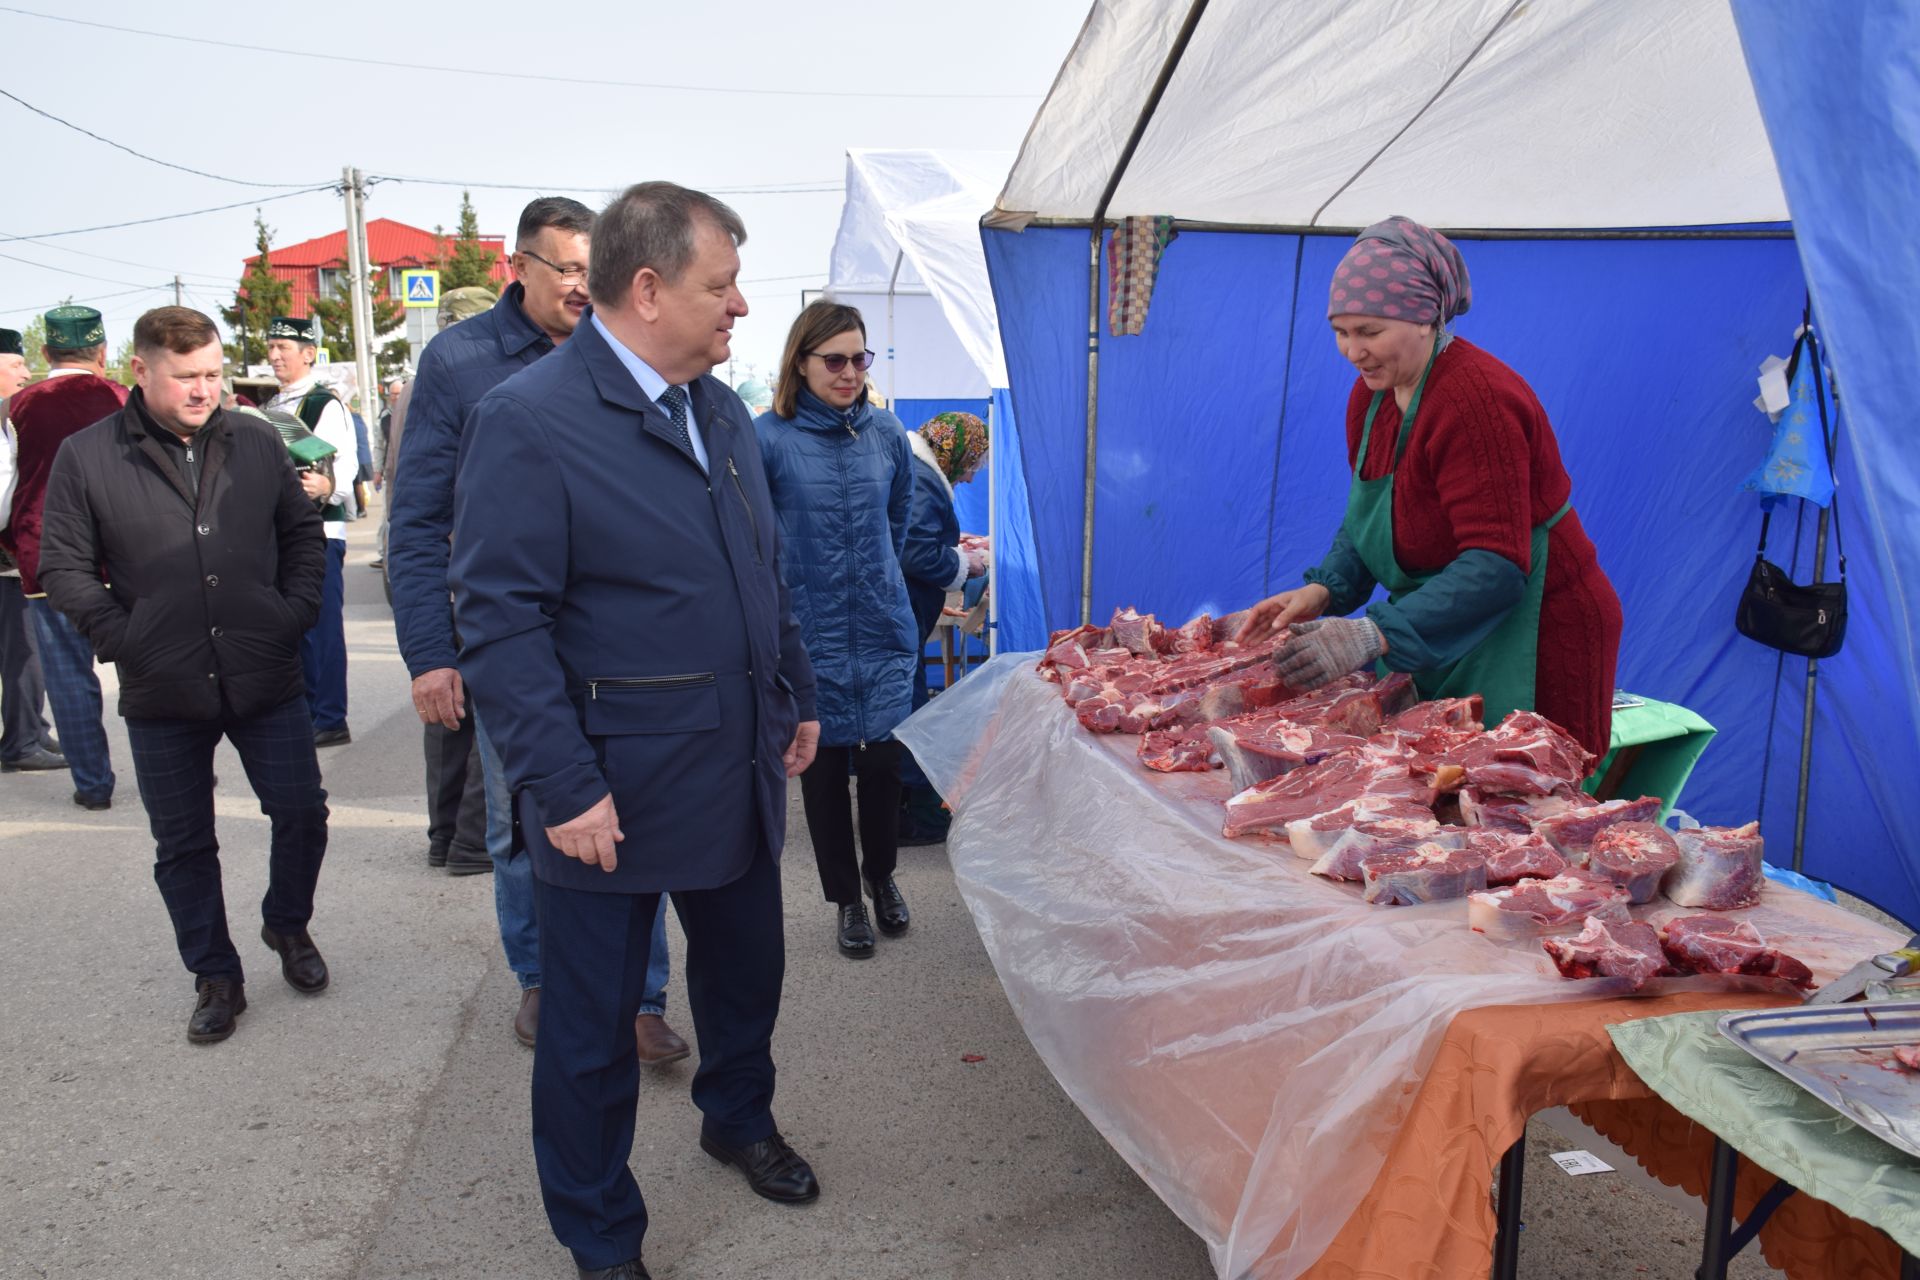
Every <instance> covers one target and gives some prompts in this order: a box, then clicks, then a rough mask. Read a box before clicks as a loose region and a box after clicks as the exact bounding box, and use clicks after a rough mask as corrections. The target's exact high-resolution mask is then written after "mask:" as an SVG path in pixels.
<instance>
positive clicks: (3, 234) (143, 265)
mask: <svg viewBox="0 0 1920 1280" xmlns="http://www.w3.org/2000/svg"><path fill="white" fill-rule="evenodd" d="M31 238H32V237H23V236H16V235H14V234H13V233H12V232H11V231H7V230H4V229H0V240H10V239H11V240H20V239H31ZM39 247H40V248H42V249H58V250H59V251H60V252H62V253H75V254H78V255H80V256H81V257H83V258H92V259H94V260H95V261H96V262H116V263H119V264H120V265H121V266H123V267H139V268H140V269H141V270H142V271H157V272H159V273H160V274H161V275H167V276H174V275H177V276H197V277H199V278H200V279H202V280H209V281H214V282H216V283H219V284H225V283H227V281H228V280H229V279H230V278H231V277H228V276H216V275H209V274H208V273H207V272H205V271H175V270H173V269H171V268H169V267H156V266H154V265H153V264H152V263H151V262H135V261H134V260H133V259H131V258H115V257H112V256H110V255H108V254H104V253H89V252H88V251H87V250H85V249H76V248H74V247H73V246H72V245H70V244H43V245H41V246H39Z"/></svg>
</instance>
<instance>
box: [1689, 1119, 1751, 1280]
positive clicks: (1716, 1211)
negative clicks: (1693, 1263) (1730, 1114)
mask: <svg viewBox="0 0 1920 1280" xmlns="http://www.w3.org/2000/svg"><path fill="white" fill-rule="evenodd" d="M1739 1171H1740V1153H1739V1152H1738V1151H1735V1150H1734V1149H1733V1148H1732V1147H1730V1146H1728V1145H1727V1144H1726V1141H1725V1140H1724V1139H1721V1138H1718V1137H1716V1138H1715V1139H1714V1140H1713V1181H1712V1183H1711V1184H1709V1186H1708V1187H1707V1231H1706V1243H1705V1244H1704V1245H1702V1246H1701V1249H1700V1269H1699V1270H1698V1271H1696V1272H1694V1275H1695V1276H1696V1277H1697V1278H1698V1280H1727V1264H1728V1263H1730V1262H1732V1261H1733V1251H1732V1250H1731V1249H1729V1248H1728V1243H1729V1241H1730V1238H1731V1237H1732V1235H1733V1184H1734V1180H1735V1178H1736V1176H1737V1175H1738V1173H1739Z"/></svg>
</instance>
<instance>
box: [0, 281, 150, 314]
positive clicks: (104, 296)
mask: <svg viewBox="0 0 1920 1280" xmlns="http://www.w3.org/2000/svg"><path fill="white" fill-rule="evenodd" d="M171 288H173V285H171V284H146V285H141V286H140V287H139V288H138V289H122V290H120V292H118V293H96V294H95V295H94V296H93V297H91V298H56V299H54V300H53V301H52V302H37V303H35V304H34V305H33V306H31V307H0V312H12V313H16V314H17V313H19V312H22V311H25V312H28V313H31V314H37V313H39V312H42V311H50V310H52V309H53V308H54V307H64V306H68V305H70V304H78V303H82V302H105V301H107V300H108V299H109V298H124V297H126V296H128V295H129V294H135V293H152V292H154V291H156V290H159V289H171Z"/></svg>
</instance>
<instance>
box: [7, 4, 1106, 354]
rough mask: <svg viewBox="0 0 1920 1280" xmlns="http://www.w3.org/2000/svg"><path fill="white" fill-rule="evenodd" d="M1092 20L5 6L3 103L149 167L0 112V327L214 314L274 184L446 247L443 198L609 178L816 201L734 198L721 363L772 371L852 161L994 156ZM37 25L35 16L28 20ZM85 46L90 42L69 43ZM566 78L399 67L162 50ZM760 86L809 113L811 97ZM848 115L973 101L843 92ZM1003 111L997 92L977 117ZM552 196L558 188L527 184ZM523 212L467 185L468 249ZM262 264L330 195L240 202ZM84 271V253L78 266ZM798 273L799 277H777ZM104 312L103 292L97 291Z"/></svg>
mask: <svg viewBox="0 0 1920 1280" xmlns="http://www.w3.org/2000/svg"><path fill="white" fill-rule="evenodd" d="M1086 9H1087V4H1086V0H1019V2H1017V3H1015V2H1012V0H972V2H971V3H963V4H953V3H928V2H922V0H879V2H877V3H869V4H865V5H851V6H849V5H807V4H794V3H791V0H732V2H730V3H726V4H717V3H684V4H677V5H663V4H657V3H651V2H648V3H633V2H632V0H627V2H626V3H616V2H614V0H579V2H577V3H573V4H551V5H547V4H531V3H526V2H525V0H522V2H521V3H516V4H503V3H497V2H496V0H474V2H472V3H468V4H464V5H460V6H451V5H432V6H428V5H417V4H396V3H391V2H388V3H382V4H376V3H368V2H366V0H334V2H333V3H329V4H325V5H319V6H313V5H290V4H281V5H273V4H258V3H254V4H244V5H243V4H238V3H213V2H195V0H179V2H176V3H173V4H168V5H135V4H132V3H125V2H119V3H115V2H105V0H76V2H75V3H70V4H63V5H59V6H56V5H53V4H50V3H46V2H45V0H24V3H22V4H19V5H17V6H16V5H12V4H7V5H4V7H0V48H4V49H5V51H6V53H5V57H4V64H3V65H4V68H5V70H4V75H0V88H4V89H5V90H6V91H7V92H8V93H11V94H14V95H17V96H18V97H19V98H22V99H24V100H25V101H26V102H29V103H31V104H32V105H33V106H35V107H37V108H40V109H41V110H43V111H46V112H49V113H51V114H53V115H56V116H60V117H63V118H64V119H66V120H68V121H71V122H73V123H74V124H76V125H80V126H82V127H84V128H86V129H89V130H92V131H93V132H95V133H98V134H100V135H102V136H103V137H106V138H109V139H112V140H113V141H114V142H117V143H121V144H123V145H125V146H127V147H130V148H133V149H134V150H137V151H141V152H145V153H147V154H148V155H151V156H154V157H157V158H159V159H161V160H166V161H169V162H171V163H173V164H177V165H184V166H187V167H189V168H193V169H198V170H202V171H204V172H206V173H208V174H213V175H218V177H196V176H193V175H191V174H187V173H181V172H177V171H174V170H171V169H167V168H162V167H160V166H158V165H155V164H151V163H148V162H147V161H145V160H141V159H137V158H135V157H134V156H131V155H127V154H125V153H124V152H121V151H117V150H114V149H113V148H111V147H109V146H106V145H103V144H102V143H100V142H97V141H94V140H93V139H91V138H88V137H85V136H82V135H81V134H78V133H75V132H73V131H72V130H70V129H67V128H64V127H62V126H60V125H58V124H55V123H53V122H51V121H49V120H45V119H42V118H41V117H39V116H36V115H34V114H33V113H32V112H30V111H29V110H27V109H26V108H25V107H23V106H21V105H20V104H19V103H16V102H13V101H9V100H7V99H4V98H0V122H4V127H5V130H6V134H5V136H6V141H7V143H8V145H7V147H6V152H7V154H8V155H9V156H10V157H11V158H12V164H11V165H10V166H9V168H8V171H7V173H6V175H5V177H4V178H3V179H0V190H4V192H5V196H4V198H0V254H5V255H7V256H6V257H0V326H5V327H8V328H15V329H18V328H22V327H24V326H25V324H26V322H27V321H28V320H29V319H31V318H32V316H33V314H34V313H35V312H37V311H42V310H44V309H45V308H46V307H48V306H52V305H54V304H56V303H58V302H59V301H60V300H61V299H63V298H65V297H69V296H71V297H72V298H73V299H74V300H76V301H81V302H88V303H90V304H91V305H93V306H97V307H98V308H99V309H100V310H101V311H102V312H103V313H104V314H105V315H106V319H107V328H108V337H109V341H110V342H111V343H112V344H113V346H114V347H118V345H119V343H120V340H121V339H122V338H124V337H125V335H126V334H127V333H128V332H129V330H130V329H131V328H132V324H133V320H134V318H135V317H136V316H138V315H139V314H140V313H141V312H142V311H144V310H146V309H147V308H148V307H152V306H158V305H160V304H162V303H165V302H171V301H172V278H173V276H174V274H175V273H179V274H180V275H181V276H182V277H183V279H184V281H185V285H186V289H187V297H186V300H187V302H188V304H189V305H192V306H197V307H199V308H201V309H202V310H205V311H208V312H212V311H213V310H214V308H215V307H216V305H220V304H225V303H229V302H230V301H231V300H232V296H233V289H234V285H235V283H236V282H237V280H238V277H239V274H240V270H241V259H242V258H244V257H245V256H246V255H247V254H248V253H250V252H252V236H253V231H252V223H253V216H254V204H253V203H252V202H256V201H260V200H262V199H266V198H268V197H272V196H275V195H281V194H282V193H283V191H284V190H285V188H280V187H250V186H245V185H240V184H238V183H235V182H232V181H222V180H221V179H244V180H246V181H249V182H256V183H285V184H297V185H299V186H305V185H311V184H318V183H324V182H328V181H337V180H338V179H339V177H340V171H341V169H342V167H343V166H346V165H353V166H356V167H358V168H360V169H362V170H363V171H365V172H366V173H368V174H369V175H383V174H385V175H398V176H408V177H415V178H433V179H445V180H449V181H451V182H452V183H453V184H455V185H451V186H436V185H427V184H425V183H420V182H384V183H381V184H379V185H378V186H376V187H375V188H374V189H373V191H372V194H371V196H370V198H369V200H368V204H367V217H368V218H369V220H371V219H373V218H381V217H385V218H394V219H397V220H399V221H401V222H406V223H411V224H413V225H416V226H421V227H427V228H431V227H433V226H435V225H436V224H438V225H443V226H445V227H447V228H449V229H451V228H452V227H453V225H454V223H455V220H456V218H457V215H458V211H459V203H460V186H459V184H461V183H480V182H492V183H503V184H525V185H538V186H541V188H542V190H543V191H544V192H547V193H552V194H565V195H574V196H576V197H577V198H579V199H581V200H584V201H585V202H586V203H588V204H589V205H591V206H593V207H595V208H598V207H599V205H600V204H602V203H604V201H605V197H606V196H607V194H608V193H610V192H612V191H615V190H618V189H619V188H620V187H623V186H625V185H626V184H628V183H630V182H636V181H640V180H642V179H649V178H667V179H671V180H673V181H676V182H681V183H685V184H687V185H689V186H697V187H702V188H705V189H710V190H722V189H726V188H739V187H765V186H770V185H782V184H790V185H795V186H805V187H820V186H828V185H830V186H832V187H833V188H834V189H833V190H832V191H827V192H809V193H788V194H769V193H740V194H728V195H725V196H724V197H723V198H725V199H726V200H727V201H728V203H730V204H732V205H733V206H734V207H735V208H736V209H738V210H739V211H740V213H741V215H742V216H743V217H744V218H745V220H746V223H747V230H748V235H749V240H748V243H747V244H746V246H745V247H744V249H743V251H742V255H741V256H742V259H743V270H742V272H741V275H742V278H743V279H744V280H746V281H748V282H749V283H747V285H746V289H745V291H746V293H747V295H748V303H749V305H750V306H751V308H752V314H751V315H749V316H748V317H747V318H746V319H744V320H742V321H741V322H740V324H739V327H738V328H737V330H736V337H735V340H734V349H735V356H736V358H737V359H744V360H753V361H757V362H759V363H761V364H763V365H766V364H771V363H773V362H774V361H775V360H777V359H778V356H779V348H780V344H781V342H782V341H783V340H784V338H785V336H786V329H787V325H788V324H789V323H790V322H791V320H792V318H793V315H794V313H795V311H797V310H798V307H799V297H800V290H801V289H803V288H806V287H809V286H813V287H817V286H819V285H820V284H822V283H824V282H825V278H826V268H827V258H828V253H829V251H830V249H831V247H832V244H833V236H834V231H835V228H836V226H837V224H838V220H839V213H840V204H841V197H840V195H839V192H838V188H839V184H840V182H841V181H842V178H843V176H844V172H845V158H844V153H845V152H846V150H847V149H848V148H849V147H930V148H936V149H941V148H945V149H964V150H1009V151H1011V150H1013V149H1015V148H1017V147H1018V146H1019V144H1020V140H1021V138H1022V137H1023V135H1024V134H1025V132H1026V128H1027V125H1028V123H1029V121H1030V120H1031V119H1032V118H1033V115H1034V112H1035V111H1036V110H1038V108H1039V105H1040V101H1041V98H1042V97H1043V96H1044V94H1045V93H1046V90H1047V88H1048V86H1049V85H1050V84H1051V83H1052V80H1053V76H1054V73H1055V71H1056V70H1057V69H1058V68H1059V65H1060V63H1061V62H1062V61H1063V60H1064V58H1065V57H1066V54H1067V50H1068V48H1069V46H1070V45H1071V43H1072V41H1073V39H1074V36H1075V35H1076V34H1077V32H1078V31H1079V29H1080V24H1081V22H1082V21H1083V19H1084V17H1085V14H1086ZM35 12H37V13H44V14H48V15H55V16H57V17H58V18H59V19H61V20H50V18H49V17H36V16H29V15H30V14H31V13H35ZM80 23H98V24H102V25H99V26H89V25H79V24H80ZM142 31H145V32H165V33H169V34H171V35H173V36H180V37H188V38H190V40H191V41H195V42H199V41H213V42H227V43H228V44H240V45H256V46H262V47H263V49H280V48H286V49H297V50H301V51H303V52H305V53H308V54H316V53H317V54H328V55H344V56H350V57H355V58H367V59H376V60H380V61H385V62H394V63H403V64H408V65H409V66H411V65H415V64H421V65H430V66H437V67H460V68H467V69H471V70H474V71H489V72H511V73H519V74H522V75H525V74H533V75H541V76H553V77H562V78H567V79H573V80H602V81H626V82H632V81H641V82H647V83H669V84H675V85H694V86H712V87H713V88H714V89H716V90H719V92H692V91H686V90H679V89H650V88H631V87H617V86H609V85H584V84H566V83H554V82H547V81H540V80H526V79H512V78H506V77H499V76H477V75H467V74H448V73H446V72H441V71H431V70H423V71H409V70H403V69H399V68H397V67H380V66H365V65H358V64H354V63H348V62H341V61H330V60H323V59H318V58H313V57H295V56H288V55H285V54H280V53H276V52H270V51H254V50H251V49H242V48H232V47H221V46H220V45H218V44H209V43H195V42H188V41H186V40H179V39H170V38H166V37H165V36H162V35H155V34H141V32H142ZM768 90H806V91H809V93H810V96H792V95H780V94H772V93H768V92H766V91H768ZM847 94H872V95H880V94H906V95H932V94H943V95H944V94H950V95H981V96H975V97H961V96H953V97H882V96H872V97H850V96H827V95H847ZM987 95H998V96H987ZM545 184H553V185H550V186H549V185H545ZM536 194H540V192H533V191H509V190H487V189H483V188H481V187H478V186H475V187H474V188H473V201H474V205H475V207H476V208H477V209H478V210H479V214H480V226H481V230H482V231H484V232H487V233H490V234H501V235H511V234H512V231H513V226H514V223H515V221H516V219H517V218H518V216H519V211H520V208H521V206H522V205H524V204H525V203H526V202H527V201H528V200H530V199H532V198H534V196H535V195H536ZM236 203H238V204H239V205H240V207H238V208H235V209H231V210H228V211H225V212H218V213H208V214H203V215H201V216H197V217H190V218H182V219H178V220H174V221H166V222H156V223H151V224H148V225H144V226H134V227H125V228H120V229H116V230H106V231H93V232H88V233H86V234H81V235H68V236H59V237H54V238H49V239H31V238H30V239H21V240H11V239H9V238H10V237H38V236H41V235H43V234H44V233H46V232H53V231H63V230H67V229H71V228H80V227H92V226H96V225H99V224H102V223H118V222H124V221H129V220H132V219H136V218H149V217H153V216H155V215H159V214H170V213H180V212H186V211H188V210H197V209H206V208H209V207H211V206H215V205H227V204H236ZM260 208H261V209H262V211H263V212H264V214H265V215H266V219H267V223H268V225H269V226H270V227H272V228H273V229H274V232H275V235H274V241H275V243H276V244H292V243H295V242H297V241H300V240H305V239H309V238H311V237H313V236H318V235H324V234H327V233H328V232H331V231H335V230H338V229H339V228H340V227H341V226H342V225H343V223H344V219H343V214H342V209H341V201H340V198H339V196H338V195H337V194H335V193H333V192H320V193H313V194H296V195H292V196H290V197H287V198H283V199H278V200H272V201H270V202H269V203H265V204H262V205H260ZM89 255H93V256H89ZM788 277H793V278H788ZM108 295H112V296H108Z"/></svg>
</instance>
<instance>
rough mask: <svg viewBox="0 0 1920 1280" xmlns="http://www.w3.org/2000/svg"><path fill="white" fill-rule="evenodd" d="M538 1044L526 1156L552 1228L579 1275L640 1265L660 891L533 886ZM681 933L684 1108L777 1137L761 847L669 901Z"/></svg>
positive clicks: (773, 985)
mask: <svg viewBox="0 0 1920 1280" xmlns="http://www.w3.org/2000/svg"><path fill="white" fill-rule="evenodd" d="M533 885H534V887H533V901H534V906H535V909H536V911H537V912H538V915H539V920H540V974H541V996H540V1035H539V1038H538V1039H536V1040H535V1041H534V1044H533V1154H534V1161H535V1163H536V1164H537V1165H538V1167H539V1170H540V1194H541V1197H542V1198H543V1199H544V1200H545V1202H546V1206H547V1220H548V1221H549V1222H550V1223H552V1225H553V1234H554V1235H555V1236H557V1237H559V1240H560V1243H561V1244H563V1245H565V1246H566V1247H567V1248H568V1249H571V1250H572V1251H573V1257H574V1261H575V1262H576V1263H578V1264H579V1265H580V1266H582V1267H588V1268H593V1267H611V1266H616V1265H618V1264H619V1263H621V1262H624V1261H626V1260H627V1259H628V1258H633V1257H637V1256H639V1253H640V1241H641V1237H642V1236H644V1235H645V1234H646V1230H647V1207H646V1203H645V1201H644V1200H643V1199H642V1198H641V1195H640V1185H639V1183H637V1182H635V1181H634V1177H633V1173H632V1171H631V1170H629V1169H628V1168H627V1158H628V1156H629V1155H630V1154H631V1153H632V1151H633V1125H634V1108H635V1106H636V1105H637V1104H638V1101H639V1096H640V1060H639V1056H638V1054H637V1051H636V1049H635V1046H634V1040H633V1019H634V1014H635V1012H636V1011H637V1010H638V1009H639V1007H640V999H641V993H642V992H643V991H644V990H645V989H646V979H647V961H648V958H649V954H650V952H651V948H652V941H653V925H654V919H655V916H656V913H657V911H658V909H659V903H660V895H659V894H657V893H634V894H628V893H590V892H586V891H583V890H578V889H563V888H560V887H558V886H555V885H551V884H548V883H547V882H546V881H544V880H541V879H539V878H537V877H536V878H535V880H534V882H533ZM669 896H670V897H671V898H672V899H673V909H674V911H675V912H677V913H678V914H679V916H680V927H681V930H682V931H683V932H684V933H685V934H686V938H687V969H686V982H687V1008H688V1009H689V1010H690V1011H691V1012H692V1014H693V1029H694V1035H695V1037H696V1039H697V1040H698V1042H699V1045H700V1067H699V1069H698V1070H697V1071H695V1072H694V1074H693V1101H694V1105H695V1106H697V1107H699V1108H700V1111H701V1113H702V1116H703V1120H702V1126H703V1128H704V1129H705V1131H706V1132H707V1133H709V1134H711V1135H713V1137H714V1138H716V1139H717V1140H719V1141H721V1142H724V1143H727V1144H729V1145H735V1146H743V1145H745V1144H747V1143H750V1142H758V1141H760V1140H761V1139H763V1138H765V1137H767V1136H768V1135H769V1134H771V1133H772V1132H773V1131H774V1123H773V1024H774V1020H775V1018H776V1017H778V1015H779V1012H780V984H781V981H782V980H783V978H784V977H785V974H786V943H785V938H784V936H783V933H782V928H781V906H780V870H779V868H778V866H777V865H776V864H775V863H774V861H773V858H772V857H771V856H770V855H769V853H768V852H767V851H766V850H765V849H764V848H763V849H762V850H761V851H760V852H759V854H758V855H757V856H756V857H755V858H754V860H753V863H752V865H751V866H750V867H749V868H748V869H747V871H746V873H745V874H744V875H742V876H741V877H740V878H739V879H738V880H735V881H734V882H733V883H731V884H727V885H722V886H721V887H720V888H718V889H695V890H678V889H676V890H674V892H673V893H672V894H671V895H669Z"/></svg>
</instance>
